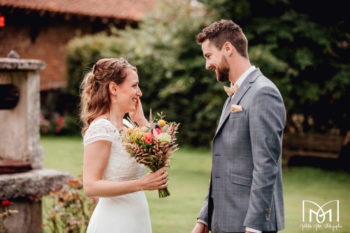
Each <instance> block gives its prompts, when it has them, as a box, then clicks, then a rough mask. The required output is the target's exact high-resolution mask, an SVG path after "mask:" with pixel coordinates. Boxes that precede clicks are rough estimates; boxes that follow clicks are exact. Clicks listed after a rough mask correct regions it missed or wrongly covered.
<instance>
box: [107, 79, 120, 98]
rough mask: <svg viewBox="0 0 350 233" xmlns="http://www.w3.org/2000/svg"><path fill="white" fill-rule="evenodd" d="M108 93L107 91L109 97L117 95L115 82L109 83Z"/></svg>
mask: <svg viewBox="0 0 350 233" xmlns="http://www.w3.org/2000/svg"><path fill="white" fill-rule="evenodd" d="M108 91H109V94H111V95H117V93H118V84H116V83H115V82H113V81H112V82H110V83H109V84H108Z"/></svg>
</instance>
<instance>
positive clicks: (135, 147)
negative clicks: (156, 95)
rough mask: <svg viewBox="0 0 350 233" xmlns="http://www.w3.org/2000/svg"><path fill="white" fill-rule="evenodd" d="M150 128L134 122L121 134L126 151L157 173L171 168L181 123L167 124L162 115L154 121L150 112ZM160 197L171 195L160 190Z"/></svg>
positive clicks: (166, 191) (164, 190)
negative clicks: (170, 158) (171, 157)
mask: <svg viewBox="0 0 350 233" xmlns="http://www.w3.org/2000/svg"><path fill="white" fill-rule="evenodd" d="M149 118H150V119H149V126H144V127H141V128H140V127H138V126H137V124H136V123H135V122H133V121H131V120H130V119H129V121H130V123H131V124H132V125H133V127H132V128H128V129H126V130H125V131H122V132H121V135H122V141H123V143H124V145H125V147H126V151H127V152H129V153H130V155H131V156H132V157H134V158H135V159H136V161H137V162H138V163H140V164H144V165H145V166H147V167H148V168H149V169H151V171H153V172H155V171H157V170H158V169H160V168H162V167H166V166H169V157H170V155H171V154H172V153H174V152H175V151H177V150H178V145H177V144H176V137H175V135H176V133H177V132H178V128H179V125H180V124H179V123H176V122H166V121H165V120H164V115H163V114H162V113H160V114H158V119H155V120H153V119H152V110H151V111H150V117H149ZM158 194H159V197H167V196H169V195H170V193H169V191H168V189H167V188H164V189H160V190H158Z"/></svg>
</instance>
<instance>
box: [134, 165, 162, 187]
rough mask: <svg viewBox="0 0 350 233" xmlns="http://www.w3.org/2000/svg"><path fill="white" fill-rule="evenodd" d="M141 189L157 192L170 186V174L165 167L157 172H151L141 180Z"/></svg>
mask: <svg viewBox="0 0 350 233" xmlns="http://www.w3.org/2000/svg"><path fill="white" fill-rule="evenodd" d="M140 185H141V189H143V190H157V189H163V188H166V187H167V186H168V173H167V172H166V168H165V167H163V168H161V169H159V170H158V171H156V172H150V173H148V174H147V175H145V176H144V177H142V178H141V179H140Z"/></svg>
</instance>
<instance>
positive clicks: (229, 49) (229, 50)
mask: <svg viewBox="0 0 350 233" xmlns="http://www.w3.org/2000/svg"><path fill="white" fill-rule="evenodd" d="M222 48H223V51H224V53H225V54H226V55H227V56H228V57H231V56H232V54H233V53H234V51H235V50H236V49H235V47H234V46H233V45H232V44H231V43H230V42H228V41H226V42H225V44H224V45H223V46H222Z"/></svg>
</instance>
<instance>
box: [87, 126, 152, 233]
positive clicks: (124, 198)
mask: <svg viewBox="0 0 350 233" xmlns="http://www.w3.org/2000/svg"><path fill="white" fill-rule="evenodd" d="M98 140H105V141H110V142H112V146H111V152H110V157H109V161H108V164H107V167H106V170H105V171H104V177H103V179H105V180H110V181H126V180H135V179H139V178H140V177H141V176H142V175H143V173H144V171H145V167H144V166H143V165H140V164H138V163H137V162H136V161H135V159H133V158H131V157H130V155H129V154H128V153H127V152H126V151H125V149H124V147H123V145H122V144H121V141H120V139H119V132H118V130H117V129H116V128H115V127H114V125H113V124H112V123H111V122H110V121H108V120H106V119H97V120H95V121H94V122H92V123H91V125H90V126H89V128H88V130H87V131H86V133H85V136H84V146H86V145H88V144H90V143H93V142H96V141H98ZM96 156H98V155H96ZM96 159H98V157H96ZM151 232H152V228H151V221H150V216H149V209H148V204H147V199H146V196H145V193H144V192H143V191H140V192H134V193H130V194H125V195H120V196H114V197H100V198H99V201H98V204H97V206H96V208H95V210H94V212H93V214H92V216H91V219H90V222H89V226H88V229H87V233H151Z"/></svg>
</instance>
